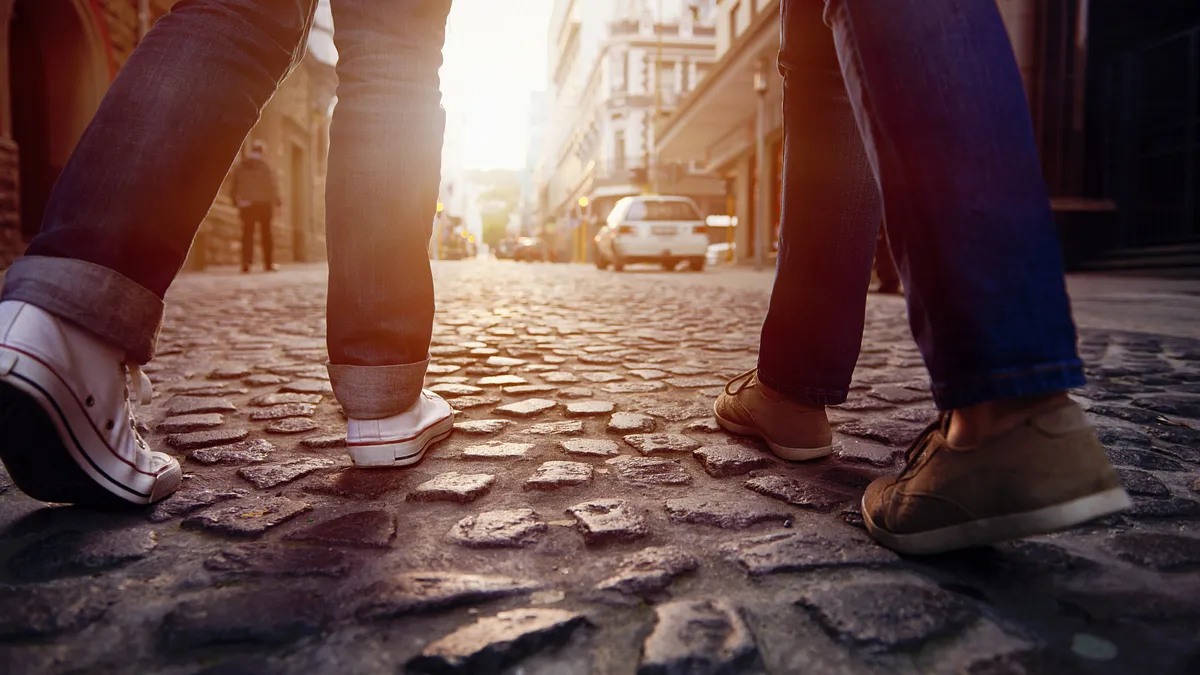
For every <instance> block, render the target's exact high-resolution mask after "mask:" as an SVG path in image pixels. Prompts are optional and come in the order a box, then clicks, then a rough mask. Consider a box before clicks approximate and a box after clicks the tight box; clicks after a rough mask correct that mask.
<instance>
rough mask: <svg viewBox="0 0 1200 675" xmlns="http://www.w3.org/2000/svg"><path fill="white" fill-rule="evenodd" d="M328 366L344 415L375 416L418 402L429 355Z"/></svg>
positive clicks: (393, 412)
mask: <svg viewBox="0 0 1200 675" xmlns="http://www.w3.org/2000/svg"><path fill="white" fill-rule="evenodd" d="M328 366H329V383H330V384H332V385H333V395H334V396H336V397H337V400H338V402H340V403H341V404H342V409H343V410H345V411H346V415H347V416H348V417H353V418H354V419H358V420H377V419H383V418H384V417H391V416H393V415H399V414H400V413H402V412H404V411H405V410H408V409H409V408H411V407H412V406H413V404H414V403H416V402H417V398H418V397H419V396H420V395H421V387H422V386H424V384H425V369H426V368H427V367H428V366H429V359H425V360H424V361H418V362H417V363H406V364H402V365H395V366H347V365H341V364H337V363H330V364H328Z"/></svg>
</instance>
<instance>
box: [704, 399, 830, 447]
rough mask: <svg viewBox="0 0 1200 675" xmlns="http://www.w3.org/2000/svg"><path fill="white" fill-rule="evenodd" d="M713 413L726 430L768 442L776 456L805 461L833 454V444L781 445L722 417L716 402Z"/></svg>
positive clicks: (759, 432) (753, 429)
mask: <svg viewBox="0 0 1200 675" xmlns="http://www.w3.org/2000/svg"><path fill="white" fill-rule="evenodd" d="M713 415H714V416H716V418H717V424H719V425H720V426H721V428H722V429H724V430H725V431H728V432H729V433H732V434H737V435H739V436H753V437H755V438H759V439H761V440H762V442H764V443H766V444H767V447H768V448H771V452H773V453H775V456H776V457H778V458H780V459H786V460H787V461H789V462H804V461H807V460H810V459H819V458H821V457H828V456H829V455H832V454H833V445H826V446H822V447H819V448H791V447H788V446H786V445H780V444H778V443H776V442H775V441H772V440H771V439H770V438H767V436H766V434H764V433H763V432H761V431H759V430H758V429H756V428H754V427H748V426H744V425H741V424H738V423H737V422H731V421H729V420H727V419H725V418H724V417H721V413H719V412H717V404H716V403H715V402H714V403H713Z"/></svg>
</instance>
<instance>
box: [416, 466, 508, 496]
mask: <svg viewBox="0 0 1200 675" xmlns="http://www.w3.org/2000/svg"><path fill="white" fill-rule="evenodd" d="M495 482H496V477H495V476H494V475H492V474H490V473H459V472H457V471H449V472H447V473H444V474H442V475H440V476H438V477H437V478H434V479H432V480H427V481H425V482H424V483H421V484H420V485H418V486H417V487H416V488H414V489H413V491H412V492H410V493H408V499H410V500H413V501H418V502H436V501H449V502H456V503H459V504H466V503H468V502H473V501H475V500H476V499H478V498H479V497H480V496H482V495H483V494H485V493H486V492H487V491H488V490H489V489H491V487H492V485H493V484H494V483H495Z"/></svg>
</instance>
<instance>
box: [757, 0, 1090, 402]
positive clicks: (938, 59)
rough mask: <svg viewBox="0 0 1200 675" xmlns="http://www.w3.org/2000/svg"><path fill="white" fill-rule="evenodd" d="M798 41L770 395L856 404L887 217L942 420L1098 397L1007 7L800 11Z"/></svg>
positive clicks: (805, 6)
mask: <svg viewBox="0 0 1200 675" xmlns="http://www.w3.org/2000/svg"><path fill="white" fill-rule="evenodd" d="M823 5H824V6H823ZM822 9H824V23H823V22H822ZM830 28H832V35H831V34H830ZM782 32H783V34H782V46H781V49H780V54H779V67H780V71H781V72H782V74H783V79H784V85H783V86H784V92H783V93H784V172H783V173H784V176H783V208H782V228H781V230H782V231H781V239H780V246H779V260H778V270H777V275H776V279H775V287H774V290H773V292H772V296H771V304H770V309H769V312H768V315H767V319H766V321H765V323H764V325H763V330H762V346H761V351H760V354H759V369H760V370H759V377H760V378H761V379H762V381H763V382H765V383H766V384H767V386H769V387H771V388H773V389H776V390H778V391H780V392H782V393H783V394H784V395H786V396H787V397H788V398H790V399H793V400H796V401H798V402H802V403H808V404H811V405H834V404H838V403H842V402H844V401H845V400H846V396H847V394H848V392H849V388H850V382H851V377H852V374H853V371H854V366H855V362H856V361H857V359H858V353H859V349H860V347H861V343H862V332H863V323H864V315H865V307H866V293H867V287H868V285H869V283H870V277H871V262H872V258H873V255H874V251H875V245H876V238H877V233H878V229H879V223H880V222H881V220H885V221H886V228H887V234H888V238H889V240H890V243H891V245H892V251H893V253H894V255H895V258H896V262H897V264H898V266H899V268H900V273H901V274H902V276H903V278H904V282H905V284H904V286H905V289H906V291H907V293H908V309H909V320H910V324H911V328H912V332H913V335H914V337H915V338H916V341H917V344H918V346H919V347H920V349H921V353H922V355H923V356H924V359H925V363H926V366H927V367H928V369H929V373H930V378H931V380H932V385H933V395H934V398H935V401H936V402H937V405H938V406H939V407H940V408H942V409H956V408H963V407H967V406H970V405H974V404H977V403H981V402H984V401H989V400H995V399H1002V398H1012V397H1019V396H1032V395H1038V394H1045V393H1050V392H1055V391H1062V390H1065V389H1068V388H1071V387H1076V386H1080V385H1082V384H1083V382H1084V377H1083V368H1082V363H1081V361H1080V359H1079V357H1078V355H1077V352H1076V333H1075V326H1074V323H1073V321H1072V319H1071V309H1070V304H1069V301H1068V298H1067V294H1066V287H1065V284H1064V281H1063V269H1062V260H1061V253H1060V251H1059V243H1058V238H1057V234H1056V232H1055V228H1054V221H1053V216H1052V214H1051V211H1050V203H1049V199H1048V196H1047V193H1046V187H1045V184H1044V181H1043V179H1042V172H1041V165H1040V163H1039V161H1038V156H1037V149H1036V145H1035V141H1034V135H1033V126H1032V123H1031V120H1030V114H1029V108H1028V105H1027V103H1026V98H1025V91H1024V87H1023V84H1022V81H1021V77H1020V73H1019V71H1018V69H1017V64H1016V62H1015V59H1014V57H1013V52H1012V47H1011V44H1010V42H1009V37H1008V34H1007V31H1006V30H1005V27H1004V23H1003V21H1002V19H1001V17H1000V14H999V11H998V10H997V8H996V5H995V3H994V2H990V1H981V0H828V2H826V3H821V2H819V1H818V0H784V2H783V4H782Z"/></svg>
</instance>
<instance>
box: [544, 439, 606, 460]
mask: <svg viewBox="0 0 1200 675" xmlns="http://www.w3.org/2000/svg"><path fill="white" fill-rule="evenodd" d="M559 445H560V446H562V449H563V451H564V452H566V453H567V454H568V455H575V456H578V457H615V456H616V455H619V454H621V450H620V447H619V446H618V445H617V443H616V442H615V441H609V440H604V439H596V438H587V439H579V440H571V441H560V442H559Z"/></svg>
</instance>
